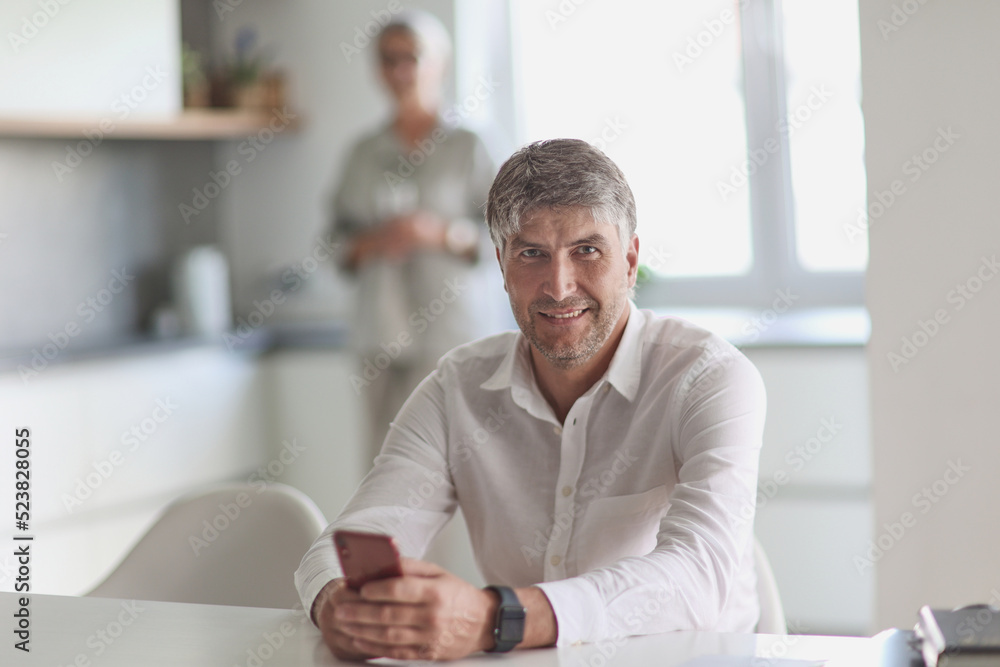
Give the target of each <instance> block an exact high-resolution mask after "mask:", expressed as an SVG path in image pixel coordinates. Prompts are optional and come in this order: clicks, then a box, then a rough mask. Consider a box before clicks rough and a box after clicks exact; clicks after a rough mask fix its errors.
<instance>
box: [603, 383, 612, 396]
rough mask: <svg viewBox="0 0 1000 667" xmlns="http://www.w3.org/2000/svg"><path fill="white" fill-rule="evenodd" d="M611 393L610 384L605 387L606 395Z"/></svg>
mask: <svg viewBox="0 0 1000 667" xmlns="http://www.w3.org/2000/svg"><path fill="white" fill-rule="evenodd" d="M609 391H611V385H610V384H606V385H604V393H605V394H606V393H608V392H609Z"/></svg>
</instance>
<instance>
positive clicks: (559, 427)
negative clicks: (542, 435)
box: [552, 426, 562, 435]
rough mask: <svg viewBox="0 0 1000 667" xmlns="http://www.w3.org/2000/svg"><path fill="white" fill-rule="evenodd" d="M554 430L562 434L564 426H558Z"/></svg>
mask: <svg viewBox="0 0 1000 667" xmlns="http://www.w3.org/2000/svg"><path fill="white" fill-rule="evenodd" d="M552 430H553V431H555V433H556V435H562V426H556V427H555V428H553V429H552Z"/></svg>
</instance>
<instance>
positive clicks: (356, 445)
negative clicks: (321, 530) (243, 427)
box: [261, 349, 372, 519]
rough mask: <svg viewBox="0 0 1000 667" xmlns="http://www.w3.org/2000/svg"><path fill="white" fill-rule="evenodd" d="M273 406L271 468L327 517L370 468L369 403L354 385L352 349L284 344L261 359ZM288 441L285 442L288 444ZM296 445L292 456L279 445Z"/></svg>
mask: <svg viewBox="0 0 1000 667" xmlns="http://www.w3.org/2000/svg"><path fill="white" fill-rule="evenodd" d="M261 363H262V366H263V374H264V380H265V385H266V387H267V399H268V405H269V406H270V410H271V412H270V414H269V417H270V419H269V422H270V440H271V441H270V443H269V451H270V454H271V457H272V458H271V461H270V464H271V471H270V472H269V473H268V474H271V473H273V472H280V476H278V477H276V479H277V480H278V481H281V482H283V483H285V484H290V485H292V486H295V487H297V488H298V489H300V490H301V491H303V492H304V493H305V494H306V495H308V496H309V497H310V498H312V499H313V501H314V502H315V503H316V504H317V505H318V506H319V508H320V509H321V510H322V511H323V514H325V515H326V517H327V518H328V519H333V517H335V516H336V515H337V514H338V513H339V512H340V510H341V508H342V507H343V506H344V505H345V504H346V503H347V501H348V500H349V499H350V497H351V495H352V494H353V493H354V490H355V489H356V488H357V486H358V484H359V483H360V482H361V479H362V478H363V477H364V475H365V474H366V473H367V472H368V470H369V468H371V464H372V462H371V461H370V460H368V459H367V457H366V456H365V454H366V452H367V451H368V447H367V442H368V431H367V423H368V422H367V420H366V419H365V418H364V410H365V405H364V402H363V400H362V397H361V396H359V395H358V394H357V393H356V392H355V390H354V388H353V387H352V386H351V382H350V376H351V374H352V373H355V372H356V368H355V365H356V363H357V361H356V358H355V356H354V355H352V354H350V353H349V352H343V351H337V350H323V349H316V350H310V349H303V350H296V349H286V350H278V351H276V352H272V353H270V354H268V355H266V356H265V357H264V358H263V359H262V362H261ZM286 443H287V444H286ZM282 449H284V450H285V451H288V450H289V449H293V450H294V451H295V452H296V455H295V457H294V459H292V457H291V455H289V454H286V455H285V457H284V458H285V460H286V461H288V463H287V464H285V463H284V462H283V461H281V459H280V458H277V457H280V455H281V451H282Z"/></svg>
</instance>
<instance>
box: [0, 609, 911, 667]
mask: <svg viewBox="0 0 1000 667" xmlns="http://www.w3.org/2000/svg"><path fill="white" fill-rule="evenodd" d="M18 597H20V596H19V595H17V594H15V593H4V592H0V618H2V619H3V621H0V637H3V646H2V647H0V665H4V666H5V667H7V666H17V667H19V666H21V665H24V666H26V667H30V666H34V665H38V666H39V667H41V666H45V667H66V666H68V665H74V666H78V667H89V666H91V665H93V666H95V667H96V666H100V667H118V666H121V667H145V666H147V665H164V666H168V665H169V666H170V667H203V666H204V667H232V666H239V667H284V666H286V665H296V666H302V665H331V664H339V663H338V661H337V660H336V659H335V658H334V657H333V656H332V655H331V654H330V652H329V651H328V650H327V649H326V647H325V646H324V645H323V643H322V641H321V639H320V635H319V631H317V630H316V628H314V627H313V626H312V624H311V623H309V622H308V621H307V620H306V618H305V616H304V615H303V614H302V613H301V612H296V611H288V610H281V609H256V608H249V607H223V606H212V605H196V604H179V603H174V602H130V601H124V600H114V599H105V598H77V597H64V596H56V595H32V596H31V598H30V600H31V601H30V604H29V610H30V614H31V616H30V619H31V626H30V632H31V641H30V644H29V645H30V648H31V652H30V653H24V652H22V651H19V650H16V649H14V647H13V644H14V642H15V641H17V638H16V637H15V635H14V634H13V630H14V625H15V620H14V617H13V614H14V612H15V611H16V610H17V609H18V603H17V598H18ZM902 635H903V633H895V634H892V635H887V636H886V637H884V638H880V639H865V638H857V637H818V636H806V635H790V636H787V637H782V636H777V635H752V634H726V633H715V632H672V633H667V634H662V635H652V636H648V637H636V638H632V639H628V640H619V641H618V642H617V643H613V642H608V643H606V644H589V645H582V646H571V647H566V648H559V649H555V648H548V649H535V650H527V651H514V652H513V653H510V654H508V655H505V656H493V655H484V654H479V655H474V656H471V657H469V658H466V659H465V660H462V661H458V662H453V663H449V664H450V665H454V666H455V667H460V666H463V665H473V664H474V665H477V666H478V667H483V666H484V665H492V666H498V665H501V664H502V665H503V666H504V667H605V666H606V665H630V666H641V665H657V666H662V667H674V666H679V665H682V664H683V663H685V662H687V661H688V660H691V659H692V658H695V657H697V656H705V655H728V656H744V657H747V658H749V657H751V656H760V657H763V658H786V659H787V658H796V659H813V660H816V659H827V660H830V662H829V663H828V664H829V665H842V666H844V667H864V666H867V665H886V666H892V667H895V666H896V665H899V667H904V666H905V667H910V665H911V663H910V658H909V655H908V653H907V652H906V651H905V650H904V649H905V643H904V639H905V637H903V636H902ZM500 661H502V663H501V662H500ZM379 662H388V661H379ZM351 664H358V663H351ZM425 664H426V663H425ZM728 664H734V663H732V662H730V663H728ZM735 664H740V663H739V662H736V663H735ZM742 664H744V665H747V666H750V665H752V666H753V667H768V666H769V665H774V666H775V667H777V666H778V665H781V663H780V662H773V663H772V662H770V661H767V660H757V661H753V660H750V659H747V660H745V661H744V662H743V663H742ZM916 664H922V663H916Z"/></svg>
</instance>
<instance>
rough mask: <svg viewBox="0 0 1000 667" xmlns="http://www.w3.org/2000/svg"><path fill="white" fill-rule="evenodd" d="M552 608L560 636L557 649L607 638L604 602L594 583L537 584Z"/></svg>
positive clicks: (584, 581)
mask: <svg viewBox="0 0 1000 667" xmlns="http://www.w3.org/2000/svg"><path fill="white" fill-rule="evenodd" d="M533 585H534V586H535V587H536V588H540V589H542V592H543V593H545V597H547V598H548V599H549V604H550V605H552V613H553V614H555V617H556V624H557V628H558V631H559V636H558V637H557V638H556V646H570V645H572V644H581V643H583V642H592V641H594V640H595V638H599V637H602V636H603V628H604V625H605V619H604V615H605V608H604V600H603V599H602V598H601V595H600V594H599V593H598V592H597V589H596V588H595V587H594V585H593V584H592V583H590V582H589V581H587V580H586V579H581V578H579V577H575V578H572V579H560V580H559V581H548V582H544V583H540V584H533Z"/></svg>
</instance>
